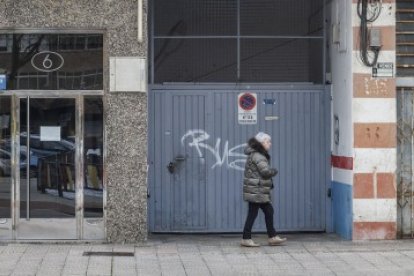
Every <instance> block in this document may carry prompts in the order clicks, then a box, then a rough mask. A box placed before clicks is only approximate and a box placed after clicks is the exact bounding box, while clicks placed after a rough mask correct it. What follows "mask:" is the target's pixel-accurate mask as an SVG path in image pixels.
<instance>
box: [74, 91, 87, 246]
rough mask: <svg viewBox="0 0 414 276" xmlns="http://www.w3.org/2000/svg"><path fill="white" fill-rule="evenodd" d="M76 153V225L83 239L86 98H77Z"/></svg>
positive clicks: (78, 233) (79, 237) (79, 236)
mask: <svg viewBox="0 0 414 276" xmlns="http://www.w3.org/2000/svg"><path fill="white" fill-rule="evenodd" d="M75 111H76V112H75V113H76V120H75V121H76V152H75V179H76V181H75V183H76V184H75V193H76V221H77V223H76V225H77V237H78V239H83V236H84V233H83V213H84V212H83V210H84V209H83V205H84V196H83V182H84V180H85V173H84V158H83V155H84V154H83V144H84V139H83V129H84V126H83V117H84V97H83V96H77V97H76V108H75Z"/></svg>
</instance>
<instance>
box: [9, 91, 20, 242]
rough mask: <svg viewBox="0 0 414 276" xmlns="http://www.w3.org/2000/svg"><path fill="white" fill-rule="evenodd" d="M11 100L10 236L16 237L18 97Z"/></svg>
mask: <svg viewBox="0 0 414 276" xmlns="http://www.w3.org/2000/svg"><path fill="white" fill-rule="evenodd" d="M11 100H12V102H11V105H12V110H11V115H12V126H11V130H12V133H11V135H12V137H11V139H12V141H11V151H12V160H11V161H12V173H11V175H12V195H11V196H12V198H11V201H12V206H11V207H12V238H13V239H16V237H17V233H16V231H17V228H18V220H19V218H20V169H19V166H20V158H18V154H17V153H18V151H19V147H20V141H19V137H20V116H19V115H20V99H19V98H18V97H17V96H16V95H13V96H12V98H11Z"/></svg>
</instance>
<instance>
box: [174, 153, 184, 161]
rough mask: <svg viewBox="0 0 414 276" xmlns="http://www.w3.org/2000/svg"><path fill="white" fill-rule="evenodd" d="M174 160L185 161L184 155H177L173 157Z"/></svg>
mask: <svg viewBox="0 0 414 276" xmlns="http://www.w3.org/2000/svg"><path fill="white" fill-rule="evenodd" d="M174 160H175V161H177V162H181V161H185V157H184V156H181V155H178V156H177V157H175V158H174Z"/></svg>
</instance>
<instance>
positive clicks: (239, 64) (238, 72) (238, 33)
mask: <svg viewBox="0 0 414 276" xmlns="http://www.w3.org/2000/svg"><path fill="white" fill-rule="evenodd" d="M240 57H241V54H240V0H237V80H236V82H239V81H240V71H241V60H240Z"/></svg>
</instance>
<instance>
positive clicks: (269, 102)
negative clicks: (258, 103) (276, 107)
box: [263, 99, 276, 104]
mask: <svg viewBox="0 0 414 276" xmlns="http://www.w3.org/2000/svg"><path fill="white" fill-rule="evenodd" d="M263 104H276V100H275V99H264V100H263Z"/></svg>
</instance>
